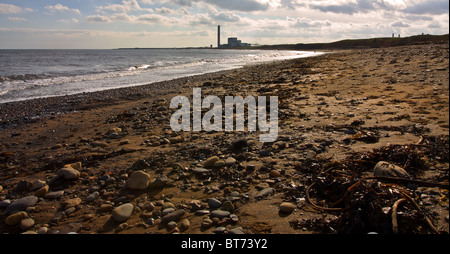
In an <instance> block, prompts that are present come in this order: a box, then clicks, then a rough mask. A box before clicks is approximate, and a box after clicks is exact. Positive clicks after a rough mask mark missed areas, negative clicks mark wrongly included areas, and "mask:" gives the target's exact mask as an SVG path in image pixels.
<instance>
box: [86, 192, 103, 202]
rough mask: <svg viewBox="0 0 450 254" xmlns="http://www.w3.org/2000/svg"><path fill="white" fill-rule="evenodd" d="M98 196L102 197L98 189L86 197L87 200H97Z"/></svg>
mask: <svg viewBox="0 0 450 254" xmlns="http://www.w3.org/2000/svg"><path fill="white" fill-rule="evenodd" d="M98 197H100V193H99V192H98V191H95V192H93V193H91V194H90V195H89V196H87V197H86V201H87V202H92V201H94V200H96V199H97V198H98Z"/></svg>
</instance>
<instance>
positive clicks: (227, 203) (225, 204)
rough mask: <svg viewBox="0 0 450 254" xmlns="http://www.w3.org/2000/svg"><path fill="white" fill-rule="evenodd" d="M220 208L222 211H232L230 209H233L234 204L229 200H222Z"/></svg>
mask: <svg viewBox="0 0 450 254" xmlns="http://www.w3.org/2000/svg"><path fill="white" fill-rule="evenodd" d="M221 209H222V210H224V211H228V212H232V211H234V205H233V203H232V202H231V201H225V202H223V205H222V208H221Z"/></svg>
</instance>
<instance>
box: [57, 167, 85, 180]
mask: <svg viewBox="0 0 450 254" xmlns="http://www.w3.org/2000/svg"><path fill="white" fill-rule="evenodd" d="M56 176H58V177H62V178H63V179H65V180H76V179H78V178H79V177H80V171H78V170H76V169H74V168H72V167H65V168H62V169H60V170H58V171H57V172H56Z"/></svg>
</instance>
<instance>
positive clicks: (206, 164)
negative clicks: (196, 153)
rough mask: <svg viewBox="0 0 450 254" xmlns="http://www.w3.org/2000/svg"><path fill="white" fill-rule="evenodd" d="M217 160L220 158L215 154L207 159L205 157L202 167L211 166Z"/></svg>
mask: <svg viewBox="0 0 450 254" xmlns="http://www.w3.org/2000/svg"><path fill="white" fill-rule="evenodd" d="M218 161H220V159H219V157H217V156H212V157H209V158H208V159H206V160H205V161H204V162H203V167H205V168H212V167H213V166H214V163H216V162H218Z"/></svg>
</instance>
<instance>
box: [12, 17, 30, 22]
mask: <svg viewBox="0 0 450 254" xmlns="http://www.w3.org/2000/svg"><path fill="white" fill-rule="evenodd" d="M8 20H11V21H27V19H26V18H19V17H8Z"/></svg>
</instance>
